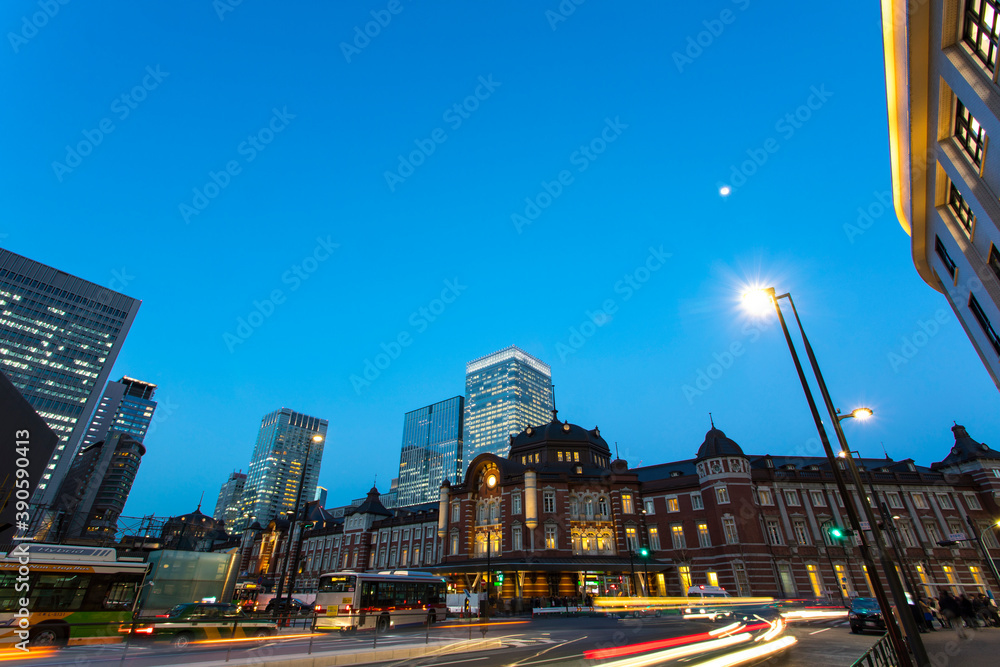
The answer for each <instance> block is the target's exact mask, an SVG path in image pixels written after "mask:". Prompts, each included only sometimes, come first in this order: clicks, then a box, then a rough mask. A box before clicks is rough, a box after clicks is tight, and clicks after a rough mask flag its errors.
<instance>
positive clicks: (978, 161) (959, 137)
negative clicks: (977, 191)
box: [952, 95, 989, 176]
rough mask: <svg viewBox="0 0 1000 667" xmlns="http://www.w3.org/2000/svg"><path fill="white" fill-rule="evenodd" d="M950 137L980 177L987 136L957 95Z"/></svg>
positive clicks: (984, 157) (984, 160)
mask: <svg viewBox="0 0 1000 667" xmlns="http://www.w3.org/2000/svg"><path fill="white" fill-rule="evenodd" d="M976 126H978V129H976ZM952 136H954V138H955V140H956V141H957V142H958V145H959V146H961V148H962V151H963V152H964V153H965V155H966V157H968V158H969V160H970V161H971V162H972V164H973V165H974V166H975V167H976V169H977V171H978V172H979V175H980V176H982V170H983V165H984V164H985V162H986V147H987V145H988V144H989V135H987V134H986V128H984V127H983V125H982V123H980V122H979V121H978V120H977V119H976V117H975V116H973V115H972V111H971V110H970V109H969V107H967V106H965V104H963V103H962V100H960V99H958V96H957V95H956V96H955V123H954V130H953V135H952Z"/></svg>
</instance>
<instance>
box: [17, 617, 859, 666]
mask: <svg viewBox="0 0 1000 667" xmlns="http://www.w3.org/2000/svg"><path fill="white" fill-rule="evenodd" d="M511 621H521V622H520V623H512V622H511ZM722 625H723V624H722V623H712V622H709V621H683V620H680V619H678V618H676V617H666V618H640V619H632V618H629V619H620V620H618V619H613V618H606V617H579V618H538V619H534V620H530V619H516V618H514V619H498V621H497V623H495V624H491V625H489V626H486V627H483V626H479V625H471V626H470V625H468V624H466V623H465V622H463V621H446V622H442V623H440V624H438V625H436V626H432V628H431V629H430V631H429V632H426V631H425V629H424V628H412V629H407V628H401V629H394V630H392V631H391V632H389V633H388V634H386V635H380V636H379V637H378V639H377V645H378V648H380V649H382V648H389V647H394V648H402V647H406V646H423V645H425V644H424V642H425V641H428V642H429V644H430V645H436V646H439V647H442V648H444V647H446V646H448V645H451V644H453V643H455V642H458V641H461V640H468V639H470V638H472V639H481V638H486V639H491V640H499V641H500V643H501V644H502V648H499V649H490V650H486V651H479V652H474V653H461V654H450V655H437V656H425V657H423V658H412V659H410V660H406V661H404V662H401V661H398V660H397V661H393V662H392V663H382V664H386V665H388V664H393V665H402V664H405V665H408V666H412V667H423V666H426V667H431V666H432V665H433V666H435V667H437V666H439V665H440V666H446V665H458V666H461V667H507V666H512V667H534V666H535V665H541V666H543V667H555V666H557V665H588V666H590V665H598V664H608V663H610V662H613V660H614V659H613V658H612V659H607V660H604V661H597V660H594V659H587V658H585V657H584V654H585V652H587V651H593V650H598V649H608V648H620V647H625V646H630V645H632V644H637V643H641V642H650V641H658V640H664V639H667V638H674V637H681V636H686V635H691V634H696V633H704V632H707V631H710V630H712V629H716V628H719V627H721V626H722ZM484 630H485V632H484ZM301 632H302V630H301V628H300V629H285V631H284V632H283V635H282V636H281V637H279V638H272V639H269V640H266V641H263V642H259V643H258V642H256V641H254V642H241V643H232V642H224V643H212V644H194V645H191V646H189V647H188V648H186V649H185V650H183V651H178V650H174V649H172V648H171V647H169V646H166V645H160V644H157V645H145V646H131V647H129V648H128V650H127V651H124V649H123V647H122V646H121V645H111V646H95V647H72V648H66V649H62V650H59V651H56V652H52V653H49V654H45V655H40V656H39V657H38V658H34V659H32V658H26V659H25V658H22V659H19V660H17V664H18V665H32V666H37V667H42V666H45V667H49V666H52V667H55V666H59V667H62V666H64V665H74V664H77V665H79V664H86V665H88V667H116V666H118V665H126V666H128V667H158V666H160V665H177V664H187V665H192V667H194V665H195V664H196V663H200V662H212V661H224V660H226V659H227V657H228V660H229V663H230V664H233V665H246V664H262V663H266V662H268V661H271V660H277V659H280V658H281V657H282V656H289V655H297V654H305V653H306V652H307V651H308V650H309V643H310V638H308V637H295V636H294V635H293V633H295V634H300V633H301ZM786 634H790V635H792V636H794V637H795V638H796V639H797V640H798V642H797V643H796V644H795V645H794V646H792V647H790V648H788V649H787V650H786V651H784V652H783V653H782V654H781V655H780V656H778V657H776V658H772V659H770V660H769V661H768V663H767V664H769V665H774V666H775V667H798V666H799V665H803V666H808V667H815V666H816V665H824V667H826V666H830V667H838V666H840V665H843V666H844V667H849V665H851V664H852V663H853V662H854V661H855V660H856V659H857V658H858V657H860V656H861V654H862V653H864V651H865V650H866V649H867V648H868V647H869V646H870V645H871V644H873V643H874V642H875V641H876V640H877V639H878V637H877V636H876V635H853V634H851V631H850V629H849V628H848V627H847V625H846V619H845V620H839V619H838V620H836V621H825V622H800V623H795V624H792V625H791V626H790V627H789V629H788V630H786ZM289 635H293V636H289ZM311 641H312V652H313V653H319V652H325V651H333V650H335V651H338V652H340V651H344V652H352V653H369V652H371V650H372V634H371V633H358V634H355V635H348V636H341V635H339V634H321V635H318V636H313V637H311ZM123 653H124V655H123ZM715 655H717V654H701V655H698V656H695V657H688V658H682V659H680V660H679V661H677V664H692V665H693V664H697V663H698V662H701V661H702V660H704V659H708V658H710V657H714V656H715ZM123 658H124V660H123Z"/></svg>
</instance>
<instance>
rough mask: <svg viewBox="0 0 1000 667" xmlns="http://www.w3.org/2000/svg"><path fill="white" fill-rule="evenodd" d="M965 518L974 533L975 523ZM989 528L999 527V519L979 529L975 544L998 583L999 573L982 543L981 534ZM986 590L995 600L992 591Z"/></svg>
mask: <svg viewBox="0 0 1000 667" xmlns="http://www.w3.org/2000/svg"><path fill="white" fill-rule="evenodd" d="M965 520H966V521H968V522H969V528H971V529H972V534H973V535H976V525H975V524H974V523H972V517H970V516H969V515H966V516H965ZM991 528H1000V521H994V522H993V523H991V524H990V525H988V526H985V527H984V528H983V529H982V530H981V531H979V535H977V536H976V544H978V545H979V550H980V551H982V552H983V556H985V557H986V562H987V563H989V566H990V574H992V575H993V579H995V580H996V582H997V583H998V584H1000V574H998V573H997V566H996V563H994V562H993V556H991V555H990V552H989V551H988V550H987V549H986V545H985V544H983V535H985V534H986V531H987V530H990V529H991ZM986 592H987V593H989V596H990V597H991V598H993V600H994V601H996V598H995V597H993V591H991V590H989V589H988V588H987V589H986Z"/></svg>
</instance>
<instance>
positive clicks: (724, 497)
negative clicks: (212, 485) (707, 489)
mask: <svg viewBox="0 0 1000 667" xmlns="http://www.w3.org/2000/svg"><path fill="white" fill-rule="evenodd" d="M715 501H716V502H717V503H719V504H720V505H724V504H725V503H728V502H729V489H727V488H726V487H724V486H717V487H715Z"/></svg>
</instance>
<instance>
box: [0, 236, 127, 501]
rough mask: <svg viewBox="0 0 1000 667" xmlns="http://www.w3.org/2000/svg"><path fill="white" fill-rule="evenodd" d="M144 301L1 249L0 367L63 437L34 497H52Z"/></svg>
mask: <svg viewBox="0 0 1000 667" xmlns="http://www.w3.org/2000/svg"><path fill="white" fill-rule="evenodd" d="M139 305H140V302H139V301H138V300H137V299H133V298H131V297H128V296H125V295H124V294H119V293H118V292H115V291H112V290H110V289H108V288H106V287H101V286H100V285H97V284H95V283H92V282H88V281H86V280H83V279H81V278H77V277H75V276H71V275H69V274H67V273H65V272H63V271H59V270H58V269H54V268H52V267H50V266H46V265H45V264H41V263H39V262H35V261H33V260H30V259H28V258H26V257H22V256H20V255H17V254H14V253H12V252H10V251H7V250H4V249H2V248H0V340H3V343H4V344H3V345H2V346H0V369H2V370H3V372H4V373H5V374H6V375H7V377H8V379H9V380H10V382H11V384H13V385H14V387H15V388H16V389H17V390H18V391H19V392H20V393H21V395H22V396H24V398H25V399H26V400H27V401H28V403H29V404H31V406H32V407H33V408H34V409H35V411H36V412H37V413H38V414H39V415H40V416H41V417H42V418H43V419H44V420H45V421H46V423H47V424H48V425H49V428H51V429H52V430H53V431H54V432H55V433H56V434H57V435H58V436H59V443H58V444H57V445H56V448H55V451H54V452H53V453H52V456H51V458H50V459H49V462H48V464H47V465H46V469H45V472H44V473H43V474H42V479H41V480H40V481H39V482H38V486H37V487H36V490H35V494H34V497H33V501H34V502H35V503H37V504H40V505H42V506H45V505H49V504H51V503H52V502H53V500H54V498H55V494H56V491H57V490H58V487H59V484H60V483H61V481H62V479H63V478H64V477H65V475H66V473H67V472H68V471H69V467H70V465H71V464H72V462H73V455H74V454H75V453H76V451H77V449H78V448H79V446H80V444H81V443H82V442H83V438H84V436H85V435H86V432H87V429H88V428H89V427H90V417H91V415H93V414H94V411H95V410H96V408H97V405H98V401H99V399H100V396H101V389H102V388H103V387H104V385H105V383H106V382H107V381H108V374H109V373H110V372H111V367H112V366H113V365H114V363H115V359H117V357H118V353H119V351H120V350H121V346H122V343H123V342H124V340H125V336H126V334H128V331H129V328H130V327H131V326H132V321H133V320H134V319H135V315H136V313H137V312H138V310H139Z"/></svg>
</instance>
